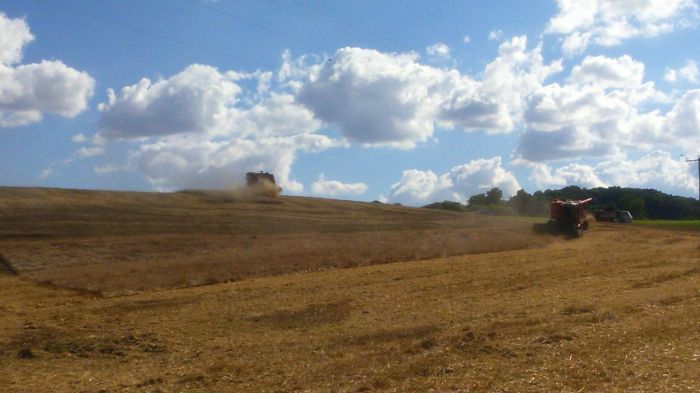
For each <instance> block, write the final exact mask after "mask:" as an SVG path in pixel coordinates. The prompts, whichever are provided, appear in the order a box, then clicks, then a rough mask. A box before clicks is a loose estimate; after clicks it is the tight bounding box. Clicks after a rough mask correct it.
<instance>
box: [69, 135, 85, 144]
mask: <svg viewBox="0 0 700 393" xmlns="http://www.w3.org/2000/svg"><path fill="white" fill-rule="evenodd" d="M70 140H71V141H73V142H75V143H85V142H87V140H88V138H87V137H86V136H85V134H83V133H79V134H75V135H73V136H72V137H71V138H70Z"/></svg>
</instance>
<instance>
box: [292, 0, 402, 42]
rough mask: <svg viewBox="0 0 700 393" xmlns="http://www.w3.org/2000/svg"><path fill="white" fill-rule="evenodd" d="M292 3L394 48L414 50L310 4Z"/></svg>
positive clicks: (296, 1) (297, 0) (294, 0)
mask: <svg viewBox="0 0 700 393" xmlns="http://www.w3.org/2000/svg"><path fill="white" fill-rule="evenodd" d="M292 1H293V2H294V3H295V4H297V5H299V6H301V7H304V8H306V9H309V10H311V11H313V12H315V13H317V14H319V15H323V16H325V17H327V18H329V19H335V20H337V21H338V22H340V23H343V24H345V25H347V26H351V27H353V28H355V29H358V30H360V31H362V32H364V33H365V34H369V35H371V36H373V37H376V38H378V39H381V40H383V41H385V42H388V43H390V44H392V45H393V46H396V47H400V48H402V49H404V50H412V49H411V48H410V47H409V46H407V45H404V44H402V43H400V42H398V41H396V40H394V39H391V38H387V37H383V36H381V35H379V34H377V33H375V32H372V31H369V30H367V29H366V28H364V27H362V26H360V25H358V24H356V23H352V22H349V21H346V20H343V19H340V18H338V17H336V16H333V15H330V14H327V13H326V12H324V11H321V10H320V9H318V8H316V7H312V6H310V5H308V4H305V3H303V2H301V1H299V0H292Z"/></svg>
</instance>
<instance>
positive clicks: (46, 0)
mask: <svg viewBox="0 0 700 393" xmlns="http://www.w3.org/2000/svg"><path fill="white" fill-rule="evenodd" d="M34 1H36V2H38V3H40V4H45V5H47V6H50V7H53V8H56V9H60V10H63V11H66V12H70V13H73V14H76V15H81V16H85V17H88V18H92V19H95V20H99V21H101V22H106V23H110V24H112V25H116V26H120V27H123V28H127V29H130V30H133V31H136V32H139V33H143V34H148V35H152V36H154V37H158V38H161V39H163V40H167V41H170V42H173V43H175V44H179V45H182V46H189V47H192V48H196V49H199V50H203V51H207V52H211V53H216V54H219V55H224V56H227V57H231V58H233V59H236V60H239V61H243V62H245V63H248V64H249V65H251V66H256V67H257V66H259V65H260V61H256V60H253V59H250V58H247V57H245V56H241V55H237V54H233V53H230V52H226V51H222V50H220V49H216V48H212V47H208V46H205V45H200V44H197V43H194V42H189V41H185V40H182V39H180V38H177V37H172V36H169V35H166V34H163V33H159V32H157V31H154V30H149V29H145V28H143V27H139V26H135V25H131V24H129V23H124V22H121V21H118V20H116V19H111V18H106V17H104V16H101V15H96V14H93V13H90V12H86V11H82V10H77V9H75V8H71V7H66V6H64V5H62V4H57V3H54V2H53V1H50V0H34Z"/></svg>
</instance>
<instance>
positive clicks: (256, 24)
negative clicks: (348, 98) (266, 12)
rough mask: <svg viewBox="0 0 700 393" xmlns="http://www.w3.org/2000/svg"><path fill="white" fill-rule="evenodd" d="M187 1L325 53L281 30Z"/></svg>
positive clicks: (196, 2) (318, 47)
mask: <svg viewBox="0 0 700 393" xmlns="http://www.w3.org/2000/svg"><path fill="white" fill-rule="evenodd" d="M189 1H190V2H192V3H194V4H197V5H199V6H200V7H203V8H206V9H209V10H211V11H214V12H217V13H219V14H221V15H225V16H227V17H229V18H232V19H235V20H237V21H240V22H243V23H246V24H248V25H250V26H254V27H257V28H259V29H262V30H265V31H267V32H270V33H273V34H276V35H278V36H281V37H284V38H286V39H289V40H292V41H296V42H297V43H300V44H302V45H306V46H309V47H312V48H314V49H317V50H320V51H321V52H326V51H327V49H326V48H323V47H321V46H318V45H316V44H314V43H312V42H309V41H306V40H304V39H301V38H299V37H295V36H293V35H290V34H289V33H286V32H283V31H281V30H277V29H275V28H272V27H270V26H266V25H264V24H262V23H258V22H255V21H252V20H250V19H247V18H244V17H242V16H239V15H236V14H234V13H232V12H229V11H226V10H224V9H221V8H219V7H215V6H213V5H211V4H209V3H204V2H202V1H198V0H189Z"/></svg>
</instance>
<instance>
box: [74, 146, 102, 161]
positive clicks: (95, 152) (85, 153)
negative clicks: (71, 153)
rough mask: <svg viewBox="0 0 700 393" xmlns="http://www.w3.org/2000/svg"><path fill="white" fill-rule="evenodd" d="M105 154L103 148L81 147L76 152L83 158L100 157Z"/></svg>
mask: <svg viewBox="0 0 700 393" xmlns="http://www.w3.org/2000/svg"><path fill="white" fill-rule="evenodd" d="M104 152H105V148H104V147H103V146H92V147H81V148H80V149H78V150H77V151H76V153H77V154H78V156H79V157H82V158H87V157H94V156H99V155H100V154H104Z"/></svg>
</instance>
